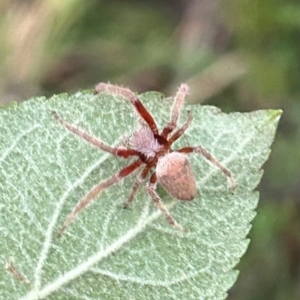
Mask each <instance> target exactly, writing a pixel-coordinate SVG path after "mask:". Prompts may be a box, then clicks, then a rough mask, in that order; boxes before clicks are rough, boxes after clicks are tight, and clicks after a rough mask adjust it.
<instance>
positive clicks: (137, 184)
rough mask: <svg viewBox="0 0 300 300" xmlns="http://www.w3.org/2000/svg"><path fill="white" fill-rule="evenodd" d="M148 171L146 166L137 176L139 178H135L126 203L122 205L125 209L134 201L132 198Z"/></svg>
mask: <svg viewBox="0 0 300 300" xmlns="http://www.w3.org/2000/svg"><path fill="white" fill-rule="evenodd" d="M149 171H150V168H149V167H148V166H146V167H145V168H144V169H143V171H142V172H141V173H140V174H139V176H138V177H137V178H136V180H135V182H134V184H133V186H132V189H131V193H130V195H129V197H128V199H127V201H126V202H125V203H124V208H125V209H127V208H129V206H130V204H131V202H132V201H133V200H134V196H135V194H136V192H137V191H138V188H139V187H140V185H141V184H142V182H143V181H144V179H145V177H146V176H147V175H148V173H149Z"/></svg>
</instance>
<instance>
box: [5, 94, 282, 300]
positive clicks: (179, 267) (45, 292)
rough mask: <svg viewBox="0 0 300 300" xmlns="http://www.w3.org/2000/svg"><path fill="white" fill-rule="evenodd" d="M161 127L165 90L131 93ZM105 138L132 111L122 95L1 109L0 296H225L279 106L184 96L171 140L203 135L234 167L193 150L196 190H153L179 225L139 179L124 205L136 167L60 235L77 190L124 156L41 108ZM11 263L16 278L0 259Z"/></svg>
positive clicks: (166, 107)
mask: <svg viewBox="0 0 300 300" xmlns="http://www.w3.org/2000/svg"><path fill="white" fill-rule="evenodd" d="M141 100H142V102H143V103H144V105H145V106H146V107H147V108H148V109H149V111H151V113H152V114H153V116H154V118H155V120H156V121H157V123H158V126H159V128H160V129H162V128H163V126H164V125H165V124H166V123H167V122H168V120H169V114H170V108H171V105H172V100H173V99H171V98H167V99H164V98H163V97H162V95H161V94H159V93H154V92H150V93H146V94H143V95H141ZM53 110H54V111H56V112H57V113H58V114H59V115H60V116H61V117H62V118H63V119H65V120H66V121H68V122H69V123H72V124H76V125H77V126H78V127H80V128H82V129H84V130H86V131H88V132H90V133H92V134H93V135H94V136H98V137H99V138H101V139H102V140H103V141H105V142H106V143H108V144H110V145H120V144H124V143H126V141H127V140H128V137H129V136H130V134H132V132H134V130H135V129H136V128H137V127H138V126H139V124H140V121H139V119H138V118H137V116H136V114H135V112H134V111H133V109H132V107H131V106H130V103H129V102H128V101H126V100H125V99H122V98H118V97H115V96H111V95H105V94H101V95H93V94H92V93H91V92H79V93H77V94H74V95H71V96H69V95H65V94H62V95H58V96H54V97H52V98H51V99H49V100H46V99H44V98H35V99H32V100H30V101H27V102H24V103H23V104H21V105H15V106H13V107H10V108H7V109H2V110H0V128H1V135H0V190H1V194H0V198H1V202H0V234H1V244H0V268H1V272H0V298H1V299H27V300H32V299H42V298H47V299H185V300H186V299H225V298H226V295H227V294H226V292H227V291H228V289H229V288H230V287H231V286H232V285H233V284H234V282H235V280H236V278H237V275H238V271H236V270H234V269H233V268H234V267H235V265H236V264H237V263H238V262H239V260H240V258H241V256H242V255H243V254H244V252H245V251H246V249H247V246H248V244H249V240H248V239H247V238H246V236H247V234H248V233H249V230H250V228H251V225H250V222H251V221H252V219H253V218H254V216H255V211H254V209H255V208H256V206H257V203H258V196H259V195H258V192H255V191H254V189H255V188H256V186H257V185H258V183H259V181H260V179H261V176H262V170H261V167H262V165H263V163H264V162H265V161H266V159H267V158H268V156H269V154H270V146H271V144H272V142H273V139H274V135H275V130H276V127H277V124H278V121H279V118H280V115H281V111H279V110H265V111H255V112H251V113H244V114H242V113H231V114H224V113H222V112H221V111H220V110H219V109H217V108H215V107H210V106H191V105H186V106H185V108H184V109H183V111H182V113H181V117H180V122H179V124H182V123H183V122H184V121H185V120H186V118H187V110H191V111H192V114H193V116H194V119H193V122H192V124H191V126H190V128H189V129H188V130H187V132H186V134H185V135H184V136H183V137H181V138H180V139H179V140H178V141H177V142H176V144H175V145H174V148H175V149H179V148H180V147H183V146H189V145H194V146H196V145H202V146H203V147H204V148H206V149H207V150H208V151H210V152H211V153H212V154H213V155H214V156H215V157H216V158H217V159H218V160H219V161H220V162H221V163H223V164H224V165H225V166H227V167H228V168H229V169H230V170H231V172H232V173H233V175H234V178H235V180H236V182H237V189H236V192H235V193H234V194H231V193H230V188H229V183H228V181H227V178H226V177H225V176H224V175H223V173H222V172H221V171H220V170H219V169H218V168H216V167H215V166H214V165H212V164H211V163H209V162H207V161H206V160H205V158H204V157H203V156H201V155H200V154H192V155H190V161H191V164H192V166H193V170H194V174H195V178H196V181H197V187H198V192H197V195H196V198H195V199H194V201H190V202H184V201H178V200H176V199H171V197H170V196H169V195H168V194H167V193H166V192H165V191H164V190H163V188H161V187H158V193H159V194H160V196H161V197H162V199H163V201H164V203H165V204H166V205H167V207H168V208H169V209H170V212H171V214H172V215H173V217H174V218H175V219H176V220H177V221H178V222H179V223H180V224H181V225H182V226H183V227H185V228H187V229H188V230H189V232H188V233H181V232H178V231H176V230H174V229H173V228H172V227H171V226H170V225H169V224H168V223H167V222H166V221H165V219H164V218H163V217H162V216H161V213H160V211H158V210H157V209H156V208H155V207H154V206H153V205H152V203H151V199H150V197H149V196H148V195H147V193H146V189H145V184H143V185H142V187H141V188H140V190H139V192H138V194H137V196H136V198H135V201H134V202H133V203H132V206H131V208H130V209H128V210H124V209H122V204H123V203H124V202H125V201H126V198H127V197H128V195H129V193H130V189H131V187H132V184H133V182H134V179H135V178H136V176H137V174H138V172H136V173H134V174H133V175H132V176H130V177H128V178H126V179H124V180H123V181H121V182H120V183H119V184H117V185H115V186H112V187H111V188H109V189H107V190H105V191H104V192H103V193H102V194H101V195H100V196H99V197H97V198H96V199H95V200H94V201H93V203H92V205H90V206H89V207H88V208H87V209H85V210H84V211H82V212H81V213H80V214H79V215H78V218H77V219H76V220H75V221H74V222H73V223H71V225H70V226H69V227H68V228H67V230H66V232H65V234H64V235H63V237H62V238H58V231H59V229H60V227H61V225H62V223H63V222H64V220H65V218H66V216H67V215H68V213H69V212H70V211H71V210H72V209H73V207H74V206H75V205H76V203H77V202H78V200H79V199H80V198H81V197H83V196H84V195H85V193H87V192H88V191H89V190H90V189H91V188H92V187H93V185H95V184H96V183H98V182H100V181H101V180H104V179H106V178H108V177H109V176H111V175H112V174H114V173H115V172H117V171H118V170H120V169H121V168H122V167H124V166H126V165H127V164H128V163H129V162H130V161H132V159H126V160H125V159H122V158H116V157H113V156H111V155H110V154H107V153H105V152H103V151H100V150H98V149H96V148H94V147H93V146H91V145H89V144H88V143H86V142H85V141H83V140H82V139H80V138H78V137H77V136H75V135H73V134H71V133H70V132H68V131H67V130H65V128H63V127H62V126H61V125H60V124H58V122H57V121H56V120H55V119H54V118H53V116H52V115H51V111H53ZM9 262H13V266H14V267H15V269H16V270H17V272H18V273H19V274H22V275H23V276H24V277H26V279H27V280H28V282H30V284H26V283H24V282H23V281H22V280H19V279H17V278H16V276H14V275H13V274H12V272H11V271H10V272H9V271H8V270H5V267H6V268H7V266H8V265H9Z"/></svg>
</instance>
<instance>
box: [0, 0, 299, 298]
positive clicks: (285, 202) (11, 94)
mask: <svg viewBox="0 0 300 300" xmlns="http://www.w3.org/2000/svg"><path fill="white" fill-rule="evenodd" d="M0 16H1V18H0V78H1V80H0V104H1V105H6V104H8V103H9V102H11V101H22V100H24V99H26V98H29V97H32V96H37V95H47V96H51V95H53V94H55V93H60V92H74V91H76V90H78V89H85V88H91V87H93V86H94V85H95V84H96V83H97V82H99V81H110V82H112V83H119V84H123V85H127V86H129V87H130V88H132V89H133V90H136V91H139V92H143V91H147V90H158V91H162V92H165V93H166V94H168V95H169V94H171V93H172V94H173V93H174V89H175V87H176V86H177V85H178V84H179V83H181V82H188V83H189V84H190V85H191V88H192V90H191V96H190V100H191V101H192V102H194V103H196V102H202V103H203V102H205V103H206V104H212V105H217V106H219V107H220V108H222V109H223V110H225V111H250V110H256V109H262V108H281V109H283V110H284V114H283V117H282V120H281V123H280V126H279V131H278V134H277V140H276V142H275V144H274V145H273V152H272V155H271V158H270V160H269V161H268V163H267V164H266V165H265V176H264V178H263V182H262V183H261V184H260V186H259V191H260V192H261V201H260V204H259V207H258V216H257V217H256V219H255V221H254V224H253V229H252V231H251V234H250V238H251V239H252V242H251V244H250V247H249V250H248V252H247V253H246V255H245V256H244V257H243V260H242V261H241V263H240V264H239V265H238V269H240V270H241V275H240V276H239V279H238V281H237V283H236V285H235V286H234V287H233V289H232V290H231V291H230V296H229V299H230V300H235V299H243V300H250V299H255V300H260V299H276V300H277V299H278V300H279V299H280V300H281V299H291V300H293V299H295V300H296V299H299V298H300V231H299V228H300V218H299V216H300V201H299V200H300V155H299V153H300V103H299V98H300V85H299V78H300V43H299V34H300V4H299V1H298V0H285V1H284V0H279V1H276V2H274V1H273V0H223V1H220V0H209V1H208V0H165V1H159V0H152V1H149V0H148V1H147V0H143V1H139V0H109V1H108V0H89V1H83V0H65V1H58V0H39V1H33V0H31V1H30V0H27V1H24V0H14V1H6V0H0Z"/></svg>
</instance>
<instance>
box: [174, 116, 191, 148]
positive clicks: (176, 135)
mask: <svg viewBox="0 0 300 300" xmlns="http://www.w3.org/2000/svg"><path fill="white" fill-rule="evenodd" d="M192 120H193V116H192V113H191V112H190V111H189V112H188V119H187V120H186V121H185V123H184V124H183V125H182V126H181V127H180V128H179V129H178V130H177V131H176V132H175V133H174V134H173V135H172V136H171V137H170V138H169V143H170V145H172V143H174V142H175V141H176V140H178V139H179V138H180V137H181V136H182V135H183V134H184V132H185V131H186V130H187V129H188V127H189V126H190V124H191V122H192Z"/></svg>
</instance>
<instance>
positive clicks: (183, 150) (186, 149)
mask: <svg viewBox="0 0 300 300" xmlns="http://www.w3.org/2000/svg"><path fill="white" fill-rule="evenodd" d="M178 152H181V153H192V152H193V153H200V154H202V155H203V156H204V157H205V158H206V159H207V160H208V161H210V162H212V163H213V164H214V165H216V166H217V167H218V168H219V169H220V170H221V171H222V172H223V173H224V175H225V176H226V177H227V178H228V179H229V181H230V185H231V192H232V193H233V192H234V191H235V188H236V183H235V180H234V179H233V176H232V174H231V172H230V171H229V170H228V169H227V168H226V167H224V166H223V165H222V164H221V163H220V162H219V161H218V160H217V159H216V158H215V157H213V156H212V155H211V154H210V153H209V152H208V151H207V150H205V149H204V148H203V147H201V146H197V147H184V148H181V149H179V150H178Z"/></svg>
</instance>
